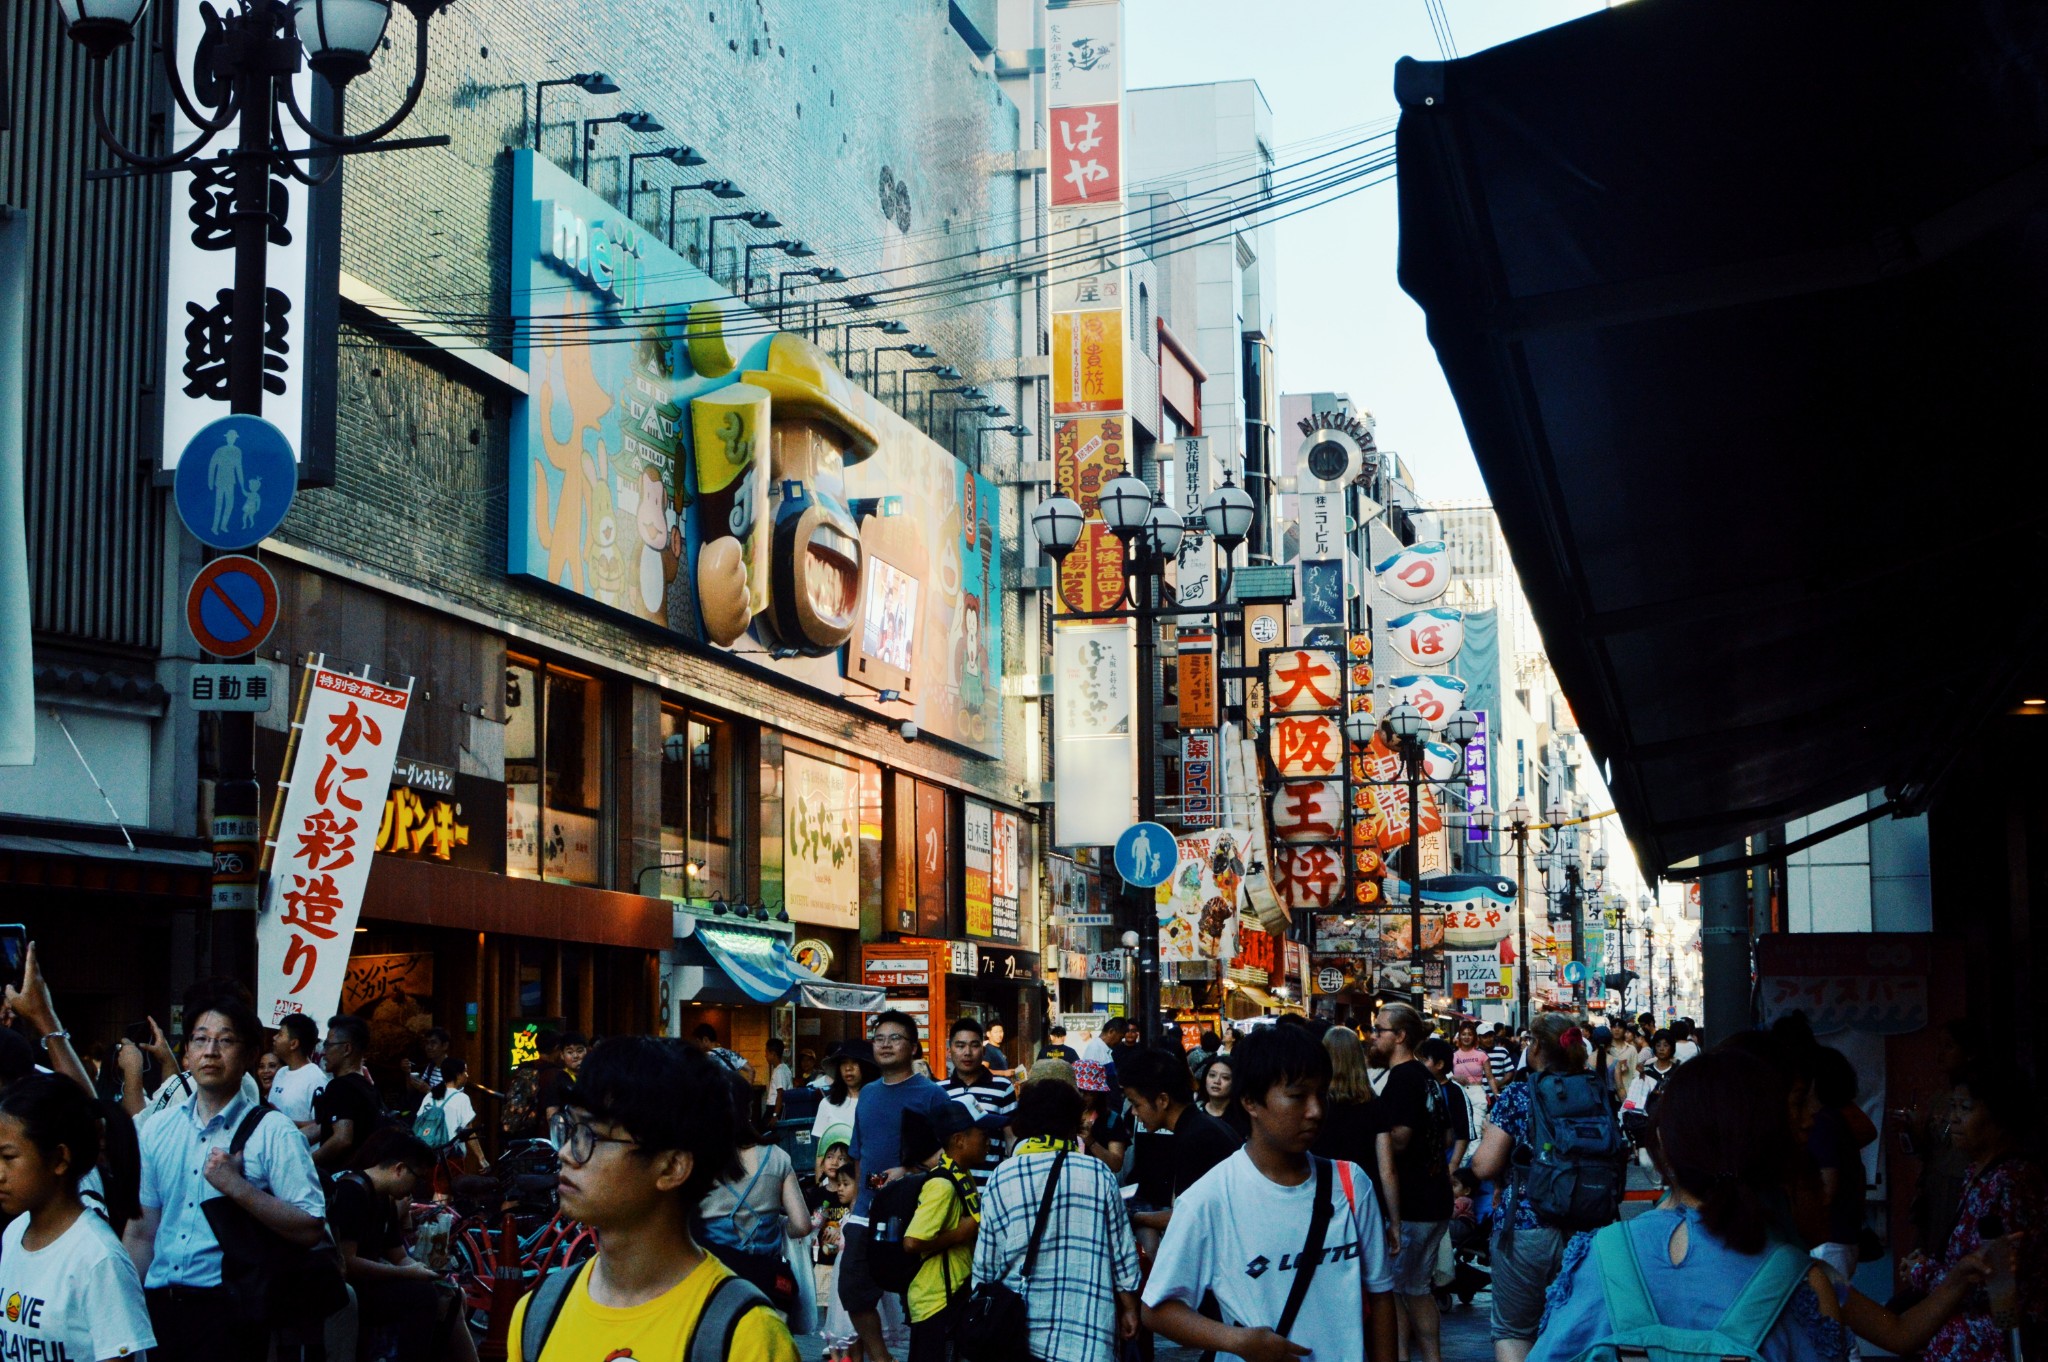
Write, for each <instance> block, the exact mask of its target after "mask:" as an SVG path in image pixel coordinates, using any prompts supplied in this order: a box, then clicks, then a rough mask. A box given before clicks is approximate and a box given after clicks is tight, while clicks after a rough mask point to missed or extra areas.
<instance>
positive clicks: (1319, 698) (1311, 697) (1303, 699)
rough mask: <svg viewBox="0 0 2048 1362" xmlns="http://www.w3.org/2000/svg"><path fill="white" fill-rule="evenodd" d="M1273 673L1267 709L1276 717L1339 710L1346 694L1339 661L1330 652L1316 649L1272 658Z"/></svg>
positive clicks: (1268, 688) (1269, 685) (1268, 687)
mask: <svg viewBox="0 0 2048 1362" xmlns="http://www.w3.org/2000/svg"><path fill="white" fill-rule="evenodd" d="M1271 670H1272V681H1271V682H1270V683H1269V684H1268V686H1267V692H1268V694H1267V698H1266V708H1267V709H1268V710H1270V711H1271V712H1272V713H1275V714H1294V713H1299V712H1300V711H1303V710H1331V709H1335V708H1337V703H1338V700H1339V698H1340V697H1341V696H1342V695H1343V692H1344V685H1343V682H1342V680H1340V679H1339V678H1340V674H1339V672H1338V670H1337V660H1336V658H1334V657H1333V656H1331V655H1330V654H1329V653H1325V652H1319V651H1317V650H1315V649H1312V648H1301V649H1296V650H1294V651H1292V652H1286V653H1281V654H1280V655H1279V656H1278V657H1275V658H1272V659H1271Z"/></svg>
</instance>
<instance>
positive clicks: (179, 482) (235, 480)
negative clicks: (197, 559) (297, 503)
mask: <svg viewBox="0 0 2048 1362" xmlns="http://www.w3.org/2000/svg"><path fill="white" fill-rule="evenodd" d="M298 490H299V461H298V459H297V457H296V456H295V455H294V454H293V453H292V444H291V441H290V440H287V439H286V438H285V434H284V432H283V431H281V430H279V429H278V428H277V427H276V426H274V425H272V424H270V422H268V421H266V420H264V419H263V418H262V417H260V416H223V417H221V418H220V420H218V421H214V422H211V423H209V424H207V425H205V426H202V427H200V430H199V433H198V434H197V435H194V436H193V437H192V439H191V441H190V442H189V443H188V444H187V445H186V446H185V452H184V454H183V455H182V456H181V457H180V458H179V459H178V471H177V475H176V478H175V480H174V482H173V484H172V488H171V500H172V502H173V503H174V504H175V505H176V506H177V508H178V518H179V519H180V520H182V521H184V522H185V528H186V529H188V530H190V531H192V533H193V535H194V537H196V538H197V539H198V540H199V542H200V543H202V544H204V545H206V546H207V547H208V548H215V549H246V548H250V547H253V546H254V545H256V544H259V543H261V542H262V541H263V540H265V539H267V538H269V537H270V535H272V534H274V533H275V532H276V530H277V527H278V526H279V525H281V524H283V523H284V515H285V512H286V511H289V510H290V509H291V508H292V497H293V495H294V494H295V493H297V491H298Z"/></svg>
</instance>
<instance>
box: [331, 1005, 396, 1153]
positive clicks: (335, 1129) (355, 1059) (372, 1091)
mask: <svg viewBox="0 0 2048 1362" xmlns="http://www.w3.org/2000/svg"><path fill="white" fill-rule="evenodd" d="M369 1053H370V1026H369V1023H368V1022H365V1021H364V1020H363V1019H362V1018H361V1017H352V1016H350V1015H348V1014H347V1013H343V1014H341V1015H340V1016H337V1017H333V1018H331V1019H329V1021H328V1023H327V1039H326V1040H325V1041H323V1042H322V1043H321V1058H322V1060H323V1061H324V1062H325V1063H326V1065H327V1074H328V1079H327V1086H326V1087H325V1088H323V1089H321V1092H320V1095H319V1096H318V1097H316V1098H314V1099H313V1119H314V1120H315V1121H316V1122H318V1123H319V1127H320V1128H319V1130H318V1132H317V1133H316V1136H315V1146H316V1147H315V1148H314V1150H313V1162H314V1163H315V1164H317V1165H318V1166H319V1168H320V1170H321V1171H322V1172H324V1173H330V1174H332V1173H339V1172H341V1171H342V1170H343V1169H345V1168H347V1167H348V1166H349V1163H350V1162H351V1161H352V1160H353V1159H354V1158H355V1153H356V1150H357V1149H358V1148H360V1147H361V1145H362V1143H363V1141H364V1140H367V1139H369V1138H370V1132H372V1131H374V1130H376V1129H377V1127H379V1126H381V1125H384V1124H386V1122H385V1117H384V1101H383V1099H382V1098H380V1097H378V1096H377V1089H376V1088H375V1087H374V1086H372V1085H371V1083H370V1077H369V1075H368V1074H366V1073H364V1072H363V1061H364V1060H365V1059H367V1058H368V1057H369Z"/></svg>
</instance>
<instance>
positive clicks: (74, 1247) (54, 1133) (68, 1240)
mask: <svg viewBox="0 0 2048 1362" xmlns="http://www.w3.org/2000/svg"><path fill="white" fill-rule="evenodd" d="M95 1172H97V1174H98V1177H97V1179H96V1180H97V1181H98V1183H99V1187H100V1196H101V1198H102V1199H103V1201H104V1203H105V1205H106V1208H107V1209H106V1218H104V1219H103V1218H102V1216H101V1214H100V1213H99V1212H98V1211H96V1210H95V1209H93V1208H92V1207H90V1206H89V1205H88V1204H87V1201H86V1197H85V1195H84V1194H83V1191H82V1187H81V1184H83V1183H85V1182H86V1180H87V1176H88V1174H92V1173H95ZM141 1177H142V1168H141V1157H140V1155H139V1154H138V1152H137V1150H136V1143H135V1127H134V1126H133V1125H132V1124H131V1123H130V1121H129V1119H128V1115H127V1113H126V1112H124V1111H123V1110H121V1108H120V1107H119V1106H118V1105H117V1104H115V1103H112V1102H102V1101H99V1100H97V1099H96V1098H93V1097H91V1096H89V1095H88V1094H87V1093H86V1092H85V1091H84V1089H82V1088H80V1087H79V1085H78V1084H77V1083H75V1082H73V1081H72V1080H70V1079H69V1078H59V1077H56V1076H54V1075H50V1074H31V1075H30V1076H28V1077H26V1078H23V1079H20V1080H18V1081H17V1082H14V1083H10V1084H8V1085H7V1088H6V1091H5V1092H0V1214H5V1215H9V1216H12V1217H14V1219H13V1220H12V1221H11V1222H10V1223H9V1224H8V1226H7V1228H6V1230H5V1231H4V1232H0V1301H5V1302H6V1303H7V1310H6V1312H5V1314H4V1316H0V1356H5V1357H32V1356H33V1357H66V1358H75V1359H81V1360H82V1359H88V1358H90V1359H93V1362H108V1360H109V1359H113V1358H125V1357H133V1356H134V1355H135V1354H137V1353H139V1352H141V1351H142V1350H143V1349H145V1348H154V1347H155V1346H156V1335H155V1333H154V1332H152V1330H151V1329H150V1324H149V1310H148V1308H147V1306H146V1305H145V1304H144V1303H143V1297H142V1279H141V1278H140V1277H138V1276H137V1275H136V1272H135V1264H134V1263H133V1262H131V1261H130V1260H129V1257H128V1253H127V1251H126V1250H125V1249H123V1248H122V1247H121V1239H120V1233H119V1229H120V1227H121V1226H124V1225H126V1223H127V1222H128V1220H129V1219H131V1218H133V1217H134V1216H135V1215H137V1214H139V1212H140V1206H139V1203H138V1202H137V1199H136V1198H137V1189H138V1187H139V1185H140V1182H141ZM110 1221H111V1222H112V1223H111V1224H110V1223H109V1222H110Z"/></svg>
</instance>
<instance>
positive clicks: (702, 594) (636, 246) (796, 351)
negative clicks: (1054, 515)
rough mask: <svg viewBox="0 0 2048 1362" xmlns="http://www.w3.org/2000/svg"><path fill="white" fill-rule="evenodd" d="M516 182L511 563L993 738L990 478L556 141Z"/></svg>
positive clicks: (996, 714)
mask: <svg viewBox="0 0 2048 1362" xmlns="http://www.w3.org/2000/svg"><path fill="white" fill-rule="evenodd" d="M513 203H514V213H515V220H514V226H513V237H512V244H513V249H512V259H513V266H512V281H511V284H512V290H511V291H512V311H513V314H514V316H515V317H517V318H518V319H519V326H518V330H517V333H516V338H515V345H514V360H515V362H517V363H519V364H522V365H523V366H524V367H525V368H526V370H527V372H528V374H529V376H530V379H529V381H530V387H531V394H532V395H531V397H530V398H529V399H528V400H527V401H526V402H524V403H522V404H520V406H519V407H518V408H517V409H516V411H515V414H514V418H513V441H512V443H513V448H512V459H511V462H512V471H511V478H510V496H511V512H510V515H509V517H508V519H509V521H510V543H509V545H508V559H509V567H510V569H511V571H513V572H514V573H518V574H523V575H527V576H531V577H536V578H540V579H542V580H544V581H546V582H547V583H548V584H549V585H550V586H552V587H554V588H557V589H559V590H562V591H566V592H568V593H570V594H572V595H575V596H578V597H581V598H583V599H585V600H588V601H591V602H594V603H595V604H597V605H600V606H603V607H605V608H607V609H611V610H615V611H618V612H620V613H622V614H625V615H628V616H630V617H632V618H634V619H637V620H640V621H642V622H645V623H649V624H654V625H658V626H660V627H663V628H665V629H668V630H670V631H672V632H673V633H675V634H677V635H678V636H680V637H682V638H685V639H688V640H690V641H692V642H696V643H700V644H708V645H710V646H713V647H717V648H723V649H730V650H733V651H736V652H742V653H747V654H750V655H755V656H763V657H765V659H766V661H767V665H769V666H772V667H773V668H774V669H775V670H776V671H778V672H779V673H781V674H783V675H785V676H787V677H789V678H790V679H792V680H794V681H798V682H800V683H802V684H805V685H809V686H812V687H815V688H817V689H819V690H821V691H825V692H827V693H829V694H834V695H838V694H843V693H845V691H846V685H845V683H846V681H848V680H851V681H854V682H856V683H859V684H861V685H864V686H866V687H867V691H866V692H855V693H856V694H871V695H873V696H874V701H873V702H874V703H875V704H876V705H877V706H878V707H879V706H880V705H881V703H882V701H881V699H880V696H881V692H884V691H890V692H894V693H895V694H894V695H893V696H892V697H891V698H892V699H896V698H900V699H902V700H904V701H907V702H909V704H910V705H911V709H910V711H909V713H907V714H906V712H905V710H904V709H902V708H900V707H891V708H888V709H887V710H886V711H885V712H886V713H887V714H888V715H889V717H890V718H892V719H901V718H911V719H914V720H915V721H916V722H917V724H918V726H919V727H920V728H921V729H923V730H924V731H926V732H927V733H930V734H932V735H933V736H936V737H941V738H947V739H951V740H953V741H956V742H960V743H964V744H966V745H968V746H970V747H973V748H975V749H977V750H979V751H981V752H983V753H985V754H988V755H991V756H993V755H996V754H998V752H999V750H1000V742H1001V722H1000V709H999V706H1000V703H1001V699H1000V696H1001V685H1000V683H999V681H998V680H997V678H999V677H1000V676H1001V674H1002V659H1001V646H1002V623H1001V602H1002V597H1001V571H1000V565H999V563H998V560H997V556H996V555H997V544H996V515H997V502H996V492H995V488H994V485H993V484H991V483H989V482H987V481H986V480H984V479H982V478H980V477H977V476H975V475H974V474H972V473H971V472H969V471H968V469H967V468H966V467H965V466H964V465H963V464H961V463H960V462H959V461H958V460H956V459H954V458H953V457H952V456H951V455H950V454H948V453H947V452H946V451H945V450H943V449H942V448H940V447H939V446H938V445H937V444H935V443H933V442H932V441H931V440H929V439H927V438H926V437H925V436H924V435H923V434H922V433H921V432H919V431H917V430H916V429H914V428H913V427H912V426H910V425H909V424H908V423H907V422H905V421H903V420H902V419H901V418H899V417H898V416H897V415H896V414H895V413H894V412H893V411H891V410H889V409H888V408H887V407H885V406H883V405H882V404H881V403H879V402H877V401H876V400H875V399H874V398H872V397H871V396H870V395H869V394H867V393H866V392H864V391H862V390H860V389H858V388H855V387H854V386H853V385H851V384H849V383H848V382H847V381H846V379H845V378H844V377H843V376H842V375H841V374H840V372H839V371H838V369H837V368H836V367H835V366H834V364H833V363H832V361H831V359H830V357H829V356H827V355H826V354H825V353H824V352H823V351H822V350H820V349H819V348H818V347H817V346H816V345H813V344H812V343H811V342H810V341H809V340H807V339H805V338H804V337H802V336H799V335H795V334H791V333H787V332H784V333H779V334H776V335H773V336H768V337H756V338H754V339H753V340H752V341H751V343H749V344H747V345H746V347H745V349H744V350H742V351H740V352H738V353H735V351H734V349H733V346H732V345H731V344H730V343H729V342H728V341H727V339H726V337H725V335H724V334H723V332H724V326H725V323H726V319H728V318H738V319H744V321H742V322H739V323H736V326H738V325H744V324H746V323H749V322H752V321H753V320H754V318H755V317H756V314H755V313H753V312H751V311H749V310H746V309H744V308H743V307H742V306H741V305H740V304H739V303H738V302H737V300H735V299H734V298H733V297H732V296H731V295H730V294H729V293H728V292H726V290H725V289H724V288H723V287H722V286H720V285H719V284H717V283H714V282H713V281H712V280H711V279H710V278H709V277H708V276H706V275H705V274H704V273H703V272H702V271H701V270H699V269H697V268H696V267H694V266H692V265H690V264H689V263H688V262H686V261H684V260H683V259H682V258H681V257H679V256H677V255H675V254H673V253H672V252H670V251H669V250H668V249H667V248H666V247H665V246H663V245H662V244H661V243H660V242H659V241H656V240H655V239H654V238H652V237H650V236H648V235H647V234H646V233H645V232H643V231H642V230H641V229H640V228H638V227H637V226H635V225H634V224H633V223H632V222H631V221H630V220H629V219H627V218H626V217H625V216H624V215H623V214H620V213H619V212H618V210H616V209H615V208H613V207H612V206H611V205H610V204H608V203H606V202H605V201H604V200H602V199H600V198H598V197H597V196H596V195H594V194H591V193H590V192H589V191H587V190H585V189H584V188H583V187H582V185H580V184H578V183H577V182H576V181H575V180H573V179H571V178H570V177H569V176H567V175H565V174H563V173H562V172H561V171H560V170H558V169H557V168H556V167H555V166H554V164H553V163H552V162H549V161H546V160H544V159H540V158H537V157H535V156H534V155H533V154H532V153H531V152H524V151H522V152H519V153H518V154H517V155H516V157H515V160H514V170H513Z"/></svg>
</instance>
